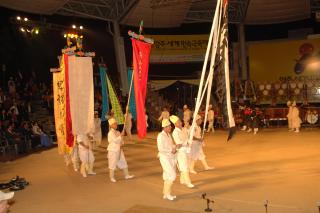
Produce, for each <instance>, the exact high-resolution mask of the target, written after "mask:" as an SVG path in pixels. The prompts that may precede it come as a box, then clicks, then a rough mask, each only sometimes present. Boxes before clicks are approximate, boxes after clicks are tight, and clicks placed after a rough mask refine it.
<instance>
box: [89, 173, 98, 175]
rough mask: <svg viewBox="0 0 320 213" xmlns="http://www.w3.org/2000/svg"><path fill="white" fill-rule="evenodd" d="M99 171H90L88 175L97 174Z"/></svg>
mask: <svg viewBox="0 0 320 213" xmlns="http://www.w3.org/2000/svg"><path fill="white" fill-rule="evenodd" d="M96 174H97V173H95V172H88V175H96Z"/></svg>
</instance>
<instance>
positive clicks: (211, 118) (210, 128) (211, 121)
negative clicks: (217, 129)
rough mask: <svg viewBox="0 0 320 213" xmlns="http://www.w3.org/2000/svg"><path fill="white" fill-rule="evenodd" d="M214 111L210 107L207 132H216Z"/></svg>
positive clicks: (210, 106)
mask: <svg viewBox="0 0 320 213" xmlns="http://www.w3.org/2000/svg"><path fill="white" fill-rule="evenodd" d="M213 124H214V111H213V109H212V105H211V104H210V105H209V110H208V130H207V132H210V131H212V132H214V126H213Z"/></svg>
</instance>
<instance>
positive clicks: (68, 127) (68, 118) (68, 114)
mask: <svg viewBox="0 0 320 213" xmlns="http://www.w3.org/2000/svg"><path fill="white" fill-rule="evenodd" d="M63 57H64V64H65V82H66V86H65V87H66V144H67V146H68V147H73V143H74V137H73V134H72V120H71V112H70V97H69V58H68V55H67V54H64V55H63Z"/></svg>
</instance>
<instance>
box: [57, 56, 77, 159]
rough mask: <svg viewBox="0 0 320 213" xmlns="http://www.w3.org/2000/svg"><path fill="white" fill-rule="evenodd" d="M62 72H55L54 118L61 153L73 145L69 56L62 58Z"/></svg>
mask: <svg viewBox="0 0 320 213" xmlns="http://www.w3.org/2000/svg"><path fill="white" fill-rule="evenodd" d="M60 70H61V71H60V72H55V73H53V97H54V118H55V128H56V135H57V141H58V152H59V153H60V154H65V153H70V151H71V149H72V147H73V135H72V124H71V115H70V103H69V85H68V78H69V77H68V56H67V55H63V56H62V57H61V59H60Z"/></svg>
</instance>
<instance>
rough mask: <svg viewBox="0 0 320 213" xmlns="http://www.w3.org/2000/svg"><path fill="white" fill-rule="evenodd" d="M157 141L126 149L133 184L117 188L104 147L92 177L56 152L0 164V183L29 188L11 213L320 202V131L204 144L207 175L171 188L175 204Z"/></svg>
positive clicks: (306, 206)
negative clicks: (166, 190)
mask: <svg viewBox="0 0 320 213" xmlns="http://www.w3.org/2000/svg"><path fill="white" fill-rule="evenodd" d="M155 138H156V133H149V134H148V137H147V139H144V140H142V141H134V142H130V143H127V144H126V146H125V147H124V150H125V155H126V158H127V161H128V164H129V169H130V171H131V173H132V174H134V175H135V176H136V178H135V179H133V180H128V181H125V180H123V174H122V171H119V170H118V171H117V172H116V178H117V180H118V182H117V183H111V182H110V181H109V179H108V173H107V159H106V157H107V152H106V146H107V141H106V139H104V141H103V144H102V146H103V147H101V148H99V149H98V150H96V152H95V156H96V164H95V171H96V172H97V175H96V176H90V177H88V178H82V177H81V176H80V174H79V173H76V172H74V171H73V170H72V168H71V167H66V166H65V164H64V161H63V157H62V156H60V155H58V154H57V149H56V148H54V149H51V150H47V151H43V152H40V153H36V154H32V155H29V156H27V157H24V158H21V159H18V160H16V161H13V162H7V163H0V181H5V180H7V179H10V178H12V177H13V176H15V175H16V174H18V175H20V176H23V177H25V178H26V179H27V180H29V181H30V182H31V184H30V186H29V187H27V188H26V189H25V190H22V191H19V192H16V195H15V202H14V204H13V205H12V207H11V212H12V213H16V212H17V213H29V212H30V213H38V212H39V213H42V212H45V213H51V212H52V213H53V212H54V213H57V212H61V213H64V212H68V213H84V212H88V213H100V212H101V213H102V212H111V213H117V212H125V213H150V212H153V213H158V212H165V213H183V212H184V213H192V212H204V211H203V210H204V208H205V201H204V200H202V199H201V194H202V193H204V192H205V193H207V195H208V197H209V198H212V199H213V200H214V201H215V203H214V205H213V209H214V212H216V213H233V212H235V213H251V212H252V213H260V212H261V213H264V212H265V208H264V202H265V200H269V205H270V206H269V209H268V210H269V211H268V212H269V213H287V212H288V213H289V212H290V213H307V212H308V213H309V212H310V213H312V212H314V213H317V212H319V211H318V209H317V202H320V154H319V153H320V131H319V129H304V130H302V132H301V133H300V134H295V133H292V132H288V131H287V130H286V129H280V128H279V129H264V130H262V131H261V132H259V134H258V135H255V136H254V135H253V134H249V133H244V132H240V131H238V132H237V135H236V136H235V138H234V139H233V140H232V141H231V142H229V143H227V142H226V132H224V131H217V132H215V133H214V134H207V135H206V136H205V140H206V147H205V153H206V155H207V159H208V162H209V164H210V165H211V166H215V169H214V170H212V171H206V172H204V171H202V168H201V163H200V162H198V163H197V166H196V170H197V171H199V173H198V174H197V175H191V179H192V181H193V183H194V184H195V185H196V188H195V189H188V188H186V187H184V186H182V185H180V184H179V181H178V179H177V180H176V182H175V184H174V185H173V193H174V194H175V195H177V197H178V198H177V200H176V201H173V202H170V201H167V200H163V199H162V183H163V182H162V178H161V167H160V163H159V161H158V159H157V157H156V156H157V149H156V142H155Z"/></svg>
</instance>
